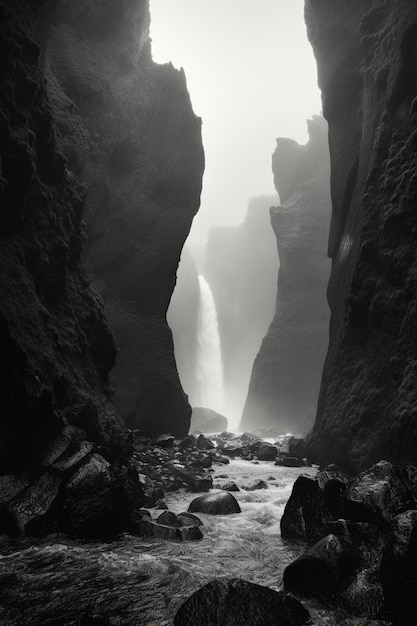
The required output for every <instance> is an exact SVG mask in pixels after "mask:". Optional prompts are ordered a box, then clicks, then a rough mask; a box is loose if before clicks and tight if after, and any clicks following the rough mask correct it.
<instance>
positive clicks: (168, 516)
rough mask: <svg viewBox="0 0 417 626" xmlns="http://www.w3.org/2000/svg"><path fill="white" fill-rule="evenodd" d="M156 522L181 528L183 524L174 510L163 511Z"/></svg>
mask: <svg viewBox="0 0 417 626" xmlns="http://www.w3.org/2000/svg"><path fill="white" fill-rule="evenodd" d="M156 523H157V524H163V525H164V526H171V527H172V528H179V527H180V526H181V523H180V522H179V521H178V519H177V516H176V515H175V513H173V512H172V511H164V512H163V513H161V515H159V517H158V519H157V520H156Z"/></svg>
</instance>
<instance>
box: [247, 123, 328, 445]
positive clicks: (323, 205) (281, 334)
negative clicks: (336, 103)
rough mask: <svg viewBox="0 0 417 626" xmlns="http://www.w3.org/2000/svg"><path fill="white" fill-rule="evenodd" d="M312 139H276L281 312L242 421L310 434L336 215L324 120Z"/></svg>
mask: <svg viewBox="0 0 417 626" xmlns="http://www.w3.org/2000/svg"><path fill="white" fill-rule="evenodd" d="M308 129H309V142H308V143H307V144H306V145H305V146H300V145H299V144H298V143H297V142H295V141H293V140H290V139H278V140H277V149H276V151H275V153H274V155H273V158H272V168H273V172H274V181H275V186H276V189H277V191H278V193H279V196H280V201H281V206H278V207H273V208H272V209H271V223H272V227H273V229H274V232H275V235H276V238H277V243H278V254H279V259H280V267H279V273H278V294H277V300H276V310H275V316H274V319H273V321H272V324H271V326H270V327H269V330H268V332H267V334H266V336H265V338H264V339H263V341H262V345H261V348H260V350H259V353H258V355H257V357H256V360H255V362H254V365H253V369H252V375H251V379H250V385H249V391H248V397H247V400H246V404H245V407H244V411H243V415H242V423H241V425H242V428H243V429H251V428H256V427H263V426H268V427H269V426H274V427H275V428H278V429H281V430H282V431H283V432H288V431H290V432H296V433H303V432H304V433H305V432H307V431H308V429H309V428H310V427H311V425H312V420H313V418H314V414H315V409H316V403H317V397H318V392H319V387H320V378H321V371H322V366H323V362H324V358H325V354H326V349H327V338H328V319H329V312H328V306H327V301H326V286H327V281H328V276H329V269H330V268H329V261H328V259H327V258H326V241H327V236H328V228H329V219H330V194H329V156H328V146H327V127H326V123H325V121H324V120H323V119H322V118H320V117H318V116H315V117H314V118H313V120H310V121H309V122H308Z"/></svg>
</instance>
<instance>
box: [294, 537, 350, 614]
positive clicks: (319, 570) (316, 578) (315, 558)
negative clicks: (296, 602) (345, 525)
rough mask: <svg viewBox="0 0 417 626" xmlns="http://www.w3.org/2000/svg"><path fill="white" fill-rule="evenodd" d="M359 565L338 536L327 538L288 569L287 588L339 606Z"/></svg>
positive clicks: (316, 544)
mask: <svg viewBox="0 0 417 626" xmlns="http://www.w3.org/2000/svg"><path fill="white" fill-rule="evenodd" d="M355 566H356V561H355V559H353V557H352V556H351V554H350V553H349V552H348V551H347V550H345V548H344V547H343V546H342V544H341V542H340V540H339V539H338V537H336V535H327V537H323V539H320V541H318V542H317V543H315V544H314V545H313V546H312V547H311V548H309V549H308V550H307V551H306V552H305V553H304V554H303V555H302V556H300V557H299V558H298V559H297V560H296V561H294V562H293V563H290V565H288V566H287V567H286V568H285V570H284V587H285V589H286V590H287V591H292V592H294V593H296V594H299V595H301V596H304V597H308V598H317V599H319V600H321V601H322V602H325V603H330V604H337V603H339V602H340V594H341V593H342V591H343V590H344V589H345V588H346V586H347V585H348V583H349V582H350V581H351V580H352V578H353V574H354V572H355Z"/></svg>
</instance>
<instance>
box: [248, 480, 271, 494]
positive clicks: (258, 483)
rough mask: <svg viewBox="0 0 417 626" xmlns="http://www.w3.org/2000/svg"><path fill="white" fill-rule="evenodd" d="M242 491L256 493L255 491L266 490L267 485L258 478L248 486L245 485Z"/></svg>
mask: <svg viewBox="0 0 417 626" xmlns="http://www.w3.org/2000/svg"><path fill="white" fill-rule="evenodd" d="M244 489H246V491H256V490H257V489H268V485H267V484H266V482H265V481H264V480H262V479H260V478H259V479H258V480H255V481H254V482H253V483H251V484H250V485H246V486H245V487H244Z"/></svg>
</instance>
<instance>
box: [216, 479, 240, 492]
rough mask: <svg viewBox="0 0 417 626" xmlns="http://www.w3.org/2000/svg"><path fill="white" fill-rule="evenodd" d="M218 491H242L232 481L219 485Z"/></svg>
mask: <svg viewBox="0 0 417 626" xmlns="http://www.w3.org/2000/svg"><path fill="white" fill-rule="evenodd" d="M217 489H223V490H224V491H240V489H239V487H238V486H237V485H236V483H235V482H233V481H232V480H230V481H228V482H227V483H224V485H219V486H218V487H217Z"/></svg>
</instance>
